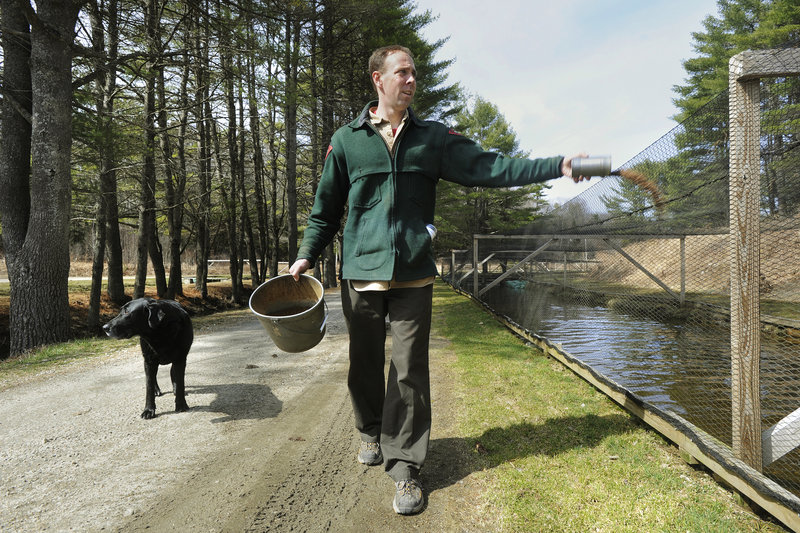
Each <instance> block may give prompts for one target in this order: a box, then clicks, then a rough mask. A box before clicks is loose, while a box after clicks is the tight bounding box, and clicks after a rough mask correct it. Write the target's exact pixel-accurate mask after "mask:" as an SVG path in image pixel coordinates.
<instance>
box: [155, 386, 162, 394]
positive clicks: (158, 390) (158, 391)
mask: <svg viewBox="0 0 800 533" xmlns="http://www.w3.org/2000/svg"><path fill="white" fill-rule="evenodd" d="M162 394H163V393H162V392H161V389H160V388H159V387H158V385H156V390H155V395H156V396H161V395H162Z"/></svg>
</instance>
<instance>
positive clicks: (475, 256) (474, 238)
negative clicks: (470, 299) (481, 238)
mask: <svg viewBox="0 0 800 533" xmlns="http://www.w3.org/2000/svg"><path fill="white" fill-rule="evenodd" d="M479 275H480V273H479V272H478V236H477V235H473V236H472V295H473V296H475V298H477V297H478V287H479V286H480V281H479V280H478V276H479Z"/></svg>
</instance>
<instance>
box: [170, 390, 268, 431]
mask: <svg viewBox="0 0 800 533" xmlns="http://www.w3.org/2000/svg"><path fill="white" fill-rule="evenodd" d="M186 393H187V402H189V405H190V406H191V408H192V410H193V411H208V412H212V413H220V414H222V415H223V416H221V417H219V418H214V419H213V420H211V422H212V423H214V424H219V423H221V422H230V421H232V420H248V419H264V418H274V417H276V416H278V414H279V413H280V412H281V410H282V409H283V402H282V401H280V400H279V399H278V398H277V397H276V396H275V395H274V394H272V391H271V390H270V388H269V387H267V386H266V385H259V384H256V383H230V384H220V385H204V386H195V387H189V386H187V387H186ZM203 394H210V395H213V398H214V399H213V400H211V403H209V404H208V405H196V404H194V403H192V401H191V400H192V397H195V398H197V396H198V395H203Z"/></svg>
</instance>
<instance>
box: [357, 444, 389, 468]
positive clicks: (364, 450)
mask: <svg viewBox="0 0 800 533" xmlns="http://www.w3.org/2000/svg"><path fill="white" fill-rule="evenodd" d="M357 459H358V462H359V463H361V464H364V465H367V466H375V465H379V464H381V463H382V462H383V454H382V453H381V445H380V444H378V443H377V442H362V443H361V445H360V446H359V447H358V457H357Z"/></svg>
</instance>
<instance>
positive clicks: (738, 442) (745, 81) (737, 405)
mask: <svg viewBox="0 0 800 533" xmlns="http://www.w3.org/2000/svg"><path fill="white" fill-rule="evenodd" d="M796 75H800V50H798V49H795V48H786V49H779V50H760V51H745V52H741V53H739V54H737V55H735V56H733V57H732V58H731V60H730V64H729V78H728V84H729V85H728V92H729V126H728V129H729V132H730V169H729V175H730V250H731V389H732V390H731V392H732V406H731V407H732V411H733V420H732V429H733V440H732V446H731V447H732V450H733V454H734V456H735V457H737V458H738V459H741V460H742V461H744V462H745V463H746V464H748V465H749V466H751V467H752V468H754V469H756V470H758V471H761V470H762V468H763V463H764V457H763V453H764V452H763V448H762V433H761V401H760V398H759V383H760V380H759V363H760V359H761V339H760V333H761V328H760V323H761V318H760V311H759V307H760V300H759V276H760V265H759V254H760V244H759V243H760V226H759V218H760V213H761V209H760V208H761V206H760V193H761V190H760V176H761V113H760V106H761V98H760V80H761V79H762V78H768V77H778V76H796ZM790 416H791V415H790ZM787 418H789V417H787ZM784 420H785V419H784ZM793 420H795V424H796V423H797V422H800V418H798V417H795V418H794V419H793ZM768 431H769V430H768ZM796 444H797V443H795V446H796ZM771 448H772V447H770V449H771Z"/></svg>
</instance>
